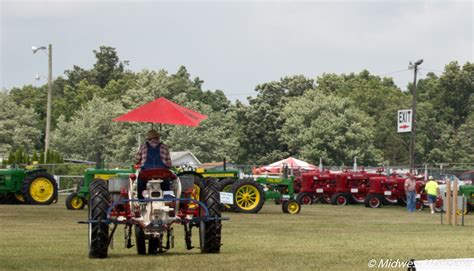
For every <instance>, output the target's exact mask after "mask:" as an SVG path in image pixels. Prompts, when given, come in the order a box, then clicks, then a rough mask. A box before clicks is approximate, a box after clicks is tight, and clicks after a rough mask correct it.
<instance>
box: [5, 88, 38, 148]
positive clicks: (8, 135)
mask: <svg viewBox="0 0 474 271" xmlns="http://www.w3.org/2000/svg"><path fill="white" fill-rule="evenodd" d="M0 104H1V105H2V106H1V107H0V116H2V117H1V118H0V154H3V156H6V155H7V153H9V152H11V151H12V150H16V149H19V148H20V147H21V148H23V149H24V150H26V151H27V152H31V151H32V150H34V149H35V148H36V147H37V146H40V145H41V143H40V141H41V140H42V133H41V131H40V130H39V129H38V123H39V118H38V114H36V113H35V112H34V110H33V109H32V108H26V107H24V106H22V105H19V104H17V103H15V102H14V100H13V99H12V97H10V96H9V95H8V94H6V93H3V92H0Z"/></svg>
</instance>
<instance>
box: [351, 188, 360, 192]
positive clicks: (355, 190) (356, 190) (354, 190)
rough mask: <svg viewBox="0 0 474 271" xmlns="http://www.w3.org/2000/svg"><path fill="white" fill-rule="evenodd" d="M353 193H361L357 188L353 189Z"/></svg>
mask: <svg viewBox="0 0 474 271" xmlns="http://www.w3.org/2000/svg"><path fill="white" fill-rule="evenodd" d="M351 193H359V189H357V188H351Z"/></svg>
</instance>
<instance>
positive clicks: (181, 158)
mask: <svg viewBox="0 0 474 271" xmlns="http://www.w3.org/2000/svg"><path fill="white" fill-rule="evenodd" d="M170 155H171V163H173V166H175V167H177V166H184V165H188V166H193V167H197V166H199V165H201V162H200V161H199V160H198V159H197V158H196V156H194V154H193V153H192V152H190V151H176V152H173V151H172V152H170Z"/></svg>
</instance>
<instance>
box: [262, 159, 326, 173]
mask: <svg viewBox="0 0 474 271" xmlns="http://www.w3.org/2000/svg"><path fill="white" fill-rule="evenodd" d="M284 166H288V169H293V170H295V169H305V170H314V169H317V168H318V167H316V166H315V165H312V164H310V163H308V162H305V161H303V160H299V159H296V158H294V157H288V158H286V159H283V160H280V161H277V162H275V163H272V164H270V165H266V166H263V167H260V168H258V169H257V172H259V173H264V172H270V173H279V172H281V169H282V168H283V167H284Z"/></svg>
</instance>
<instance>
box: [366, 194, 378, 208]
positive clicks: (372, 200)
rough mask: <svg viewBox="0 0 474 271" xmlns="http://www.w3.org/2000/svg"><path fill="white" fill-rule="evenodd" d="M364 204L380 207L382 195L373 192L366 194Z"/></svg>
mask: <svg viewBox="0 0 474 271" xmlns="http://www.w3.org/2000/svg"><path fill="white" fill-rule="evenodd" d="M364 205H365V207H370V208H380V207H382V197H381V196H379V195H375V194H372V195H368V196H367V197H366V198H365V201H364Z"/></svg>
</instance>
